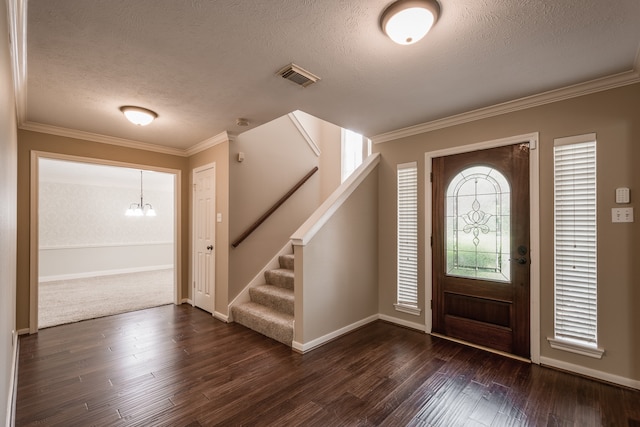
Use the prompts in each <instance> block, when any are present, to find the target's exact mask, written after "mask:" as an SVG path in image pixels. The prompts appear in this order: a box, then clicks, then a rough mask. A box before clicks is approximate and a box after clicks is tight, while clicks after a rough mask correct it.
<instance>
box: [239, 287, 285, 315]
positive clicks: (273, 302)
mask: <svg viewBox="0 0 640 427" xmlns="http://www.w3.org/2000/svg"><path fill="white" fill-rule="evenodd" d="M249 295H250V296H251V301H253V302H255V303H258V304H262V305H264V306H267V307H269V308H272V309H274V310H276V311H279V312H281V313H286V314H291V315H293V305H294V304H293V300H291V299H285V298H280V297H278V296H277V295H270V294H267V293H263V292H260V290H258V289H255V288H252V289H250V290H249Z"/></svg>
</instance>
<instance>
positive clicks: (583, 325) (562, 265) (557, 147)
mask: <svg viewBox="0 0 640 427" xmlns="http://www.w3.org/2000/svg"><path fill="white" fill-rule="evenodd" d="M595 137H596V136H595V134H588V135H580V136H575V137H568V138H559V139H556V140H555V141H554V148H553V159H554V247H555V253H554V273H555V274H554V279H555V291H554V300H555V319H554V320H555V322H554V335H555V336H554V338H553V339H549V342H550V344H551V346H552V347H553V348H559V349H562V350H567V351H572V352H575V353H579V354H584V355H587V356H591V357H596V358H599V357H601V356H602V350H601V349H598V348H597V341H598V339H597V290H598V289H597V251H596V249H597V222H596V220H597V216H596V209H597V200H596V139H595Z"/></svg>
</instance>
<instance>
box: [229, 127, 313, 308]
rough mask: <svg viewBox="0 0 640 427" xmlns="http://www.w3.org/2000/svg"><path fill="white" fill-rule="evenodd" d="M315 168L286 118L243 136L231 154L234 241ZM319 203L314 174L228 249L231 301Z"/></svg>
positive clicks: (236, 142)
mask: <svg viewBox="0 0 640 427" xmlns="http://www.w3.org/2000/svg"><path fill="white" fill-rule="evenodd" d="M239 152H243V153H244V154H245V160H244V161H243V162H242V163H240V162H238V161H237V154H238V153H239ZM317 165H318V157H317V156H316V155H315V153H314V152H313V151H312V150H311V148H310V147H309V145H308V144H307V142H306V141H305V140H304V138H303V137H302V135H301V134H300V132H299V131H298V129H297V128H296V127H295V125H294V124H293V122H292V121H291V120H290V119H289V117H288V116H283V117H281V118H278V119H276V120H273V121H272V122H269V123H266V124H264V125H262V126H260V127H258V128H255V129H252V130H250V131H247V132H245V133H243V134H241V135H239V136H238V137H237V138H236V139H235V141H233V142H232V143H231V144H230V149H229V185H230V188H229V218H230V220H229V239H230V241H231V242H233V241H234V240H236V239H237V238H238V237H240V235H241V234H242V233H243V232H244V231H245V230H246V229H247V228H248V227H249V226H250V225H252V224H253V223H254V222H255V221H256V220H257V219H258V218H260V216H262V214H263V213H264V212H266V211H267V210H268V209H269V208H270V207H271V206H272V205H273V204H274V203H275V202H277V201H278V200H279V199H280V198H281V197H282V196H283V195H285V194H286V193H287V192H288V191H289V190H290V189H291V188H292V187H293V186H294V185H295V184H296V183H297V182H298V181H299V180H300V179H301V178H302V177H304V176H305V175H306V174H307V173H308V172H309V171H310V170H311V169H313V167H314V166H317ZM320 202H321V200H320V178H319V173H316V174H315V175H313V176H312V177H311V178H310V179H309V180H308V181H307V182H306V183H305V184H304V185H303V186H302V187H301V188H300V189H299V190H298V191H297V192H296V193H295V194H293V195H292V196H291V198H289V199H288V200H287V201H286V202H285V203H284V204H283V205H282V206H281V207H280V208H279V209H278V210H276V211H275V212H274V213H273V215H271V216H270V217H269V218H268V219H267V220H266V221H265V222H264V223H263V224H262V225H261V226H260V227H259V228H258V229H257V230H256V231H255V232H254V233H253V234H251V235H250V236H249V237H248V238H247V239H246V240H244V241H243V242H242V243H241V244H240V245H239V246H238V247H237V248H230V253H229V300H230V301H232V300H233V298H235V297H236V296H237V295H238V294H239V293H240V292H241V291H242V290H243V289H244V287H245V286H246V285H247V284H248V283H249V282H250V281H251V280H252V279H253V278H254V277H255V275H256V274H257V273H258V272H259V271H260V270H261V269H262V267H264V266H265V265H266V264H267V263H268V262H269V260H270V259H271V258H272V257H273V256H274V255H275V254H276V253H278V251H279V250H280V249H281V248H282V247H283V246H284V245H285V244H286V243H287V241H288V240H289V237H290V236H291V234H292V233H293V232H294V231H295V230H296V229H297V228H298V227H299V226H300V225H301V224H302V222H304V220H306V219H307V217H308V216H309V215H310V214H311V212H313V211H314V210H315V208H316V207H318V206H319V204H320Z"/></svg>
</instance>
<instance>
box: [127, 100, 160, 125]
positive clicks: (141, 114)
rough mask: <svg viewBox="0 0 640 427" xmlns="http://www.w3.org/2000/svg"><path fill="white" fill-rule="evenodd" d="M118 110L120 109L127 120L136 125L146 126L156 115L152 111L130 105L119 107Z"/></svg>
mask: <svg viewBox="0 0 640 427" xmlns="http://www.w3.org/2000/svg"><path fill="white" fill-rule="evenodd" d="M120 111H122V114H124V116H125V117H126V118H127V120H129V121H130V122H131V123H133V124H134V125H138V126H146V125H148V124H149V123H151V122H152V121H154V120H155V119H156V117H158V114H156V113H155V112H154V111H151V110H147V109H146V108H142V107H134V106H132V105H125V106H123V107H120Z"/></svg>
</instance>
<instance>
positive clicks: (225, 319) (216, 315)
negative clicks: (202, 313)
mask: <svg viewBox="0 0 640 427" xmlns="http://www.w3.org/2000/svg"><path fill="white" fill-rule="evenodd" d="M213 317H214V318H216V319H218V320H222V321H223V322H224V323H229V316H227V315H226V314H222V313H220V312H219V311H214V312H213Z"/></svg>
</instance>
